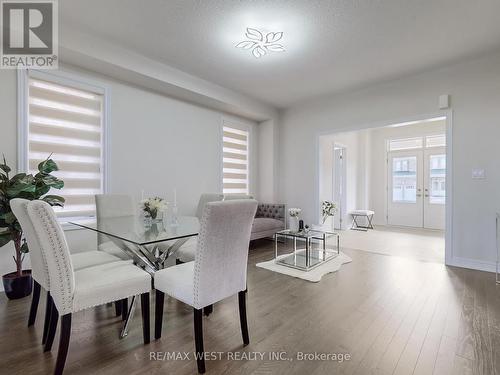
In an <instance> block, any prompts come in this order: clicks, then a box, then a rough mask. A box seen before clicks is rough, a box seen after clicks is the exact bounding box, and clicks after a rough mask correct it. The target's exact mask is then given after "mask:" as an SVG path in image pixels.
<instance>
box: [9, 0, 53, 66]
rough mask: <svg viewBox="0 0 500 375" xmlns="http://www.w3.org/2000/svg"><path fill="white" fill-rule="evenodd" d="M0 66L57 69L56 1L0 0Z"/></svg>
mask: <svg viewBox="0 0 500 375" xmlns="http://www.w3.org/2000/svg"><path fill="white" fill-rule="evenodd" d="M0 5H1V6H0V8H1V12H0V22H1V30H2V35H1V38H0V40H1V51H0V67H1V68H5V69H28V68H36V69H57V65H58V64H57V63H58V58H57V54H58V51H57V49H58V39H57V37H58V32H57V31H58V28H57V26H58V25H57V21H58V20H57V0H30V1H20V0H1V1H0Z"/></svg>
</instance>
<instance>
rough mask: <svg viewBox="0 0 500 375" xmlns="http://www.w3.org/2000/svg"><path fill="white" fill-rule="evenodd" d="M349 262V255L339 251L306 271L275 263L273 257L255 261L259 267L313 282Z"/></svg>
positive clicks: (350, 260)
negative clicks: (332, 257) (330, 258)
mask: <svg viewBox="0 0 500 375" xmlns="http://www.w3.org/2000/svg"><path fill="white" fill-rule="evenodd" d="M288 255H290V254H284V255H280V256H279V257H278V259H279V258H283V257H286V256H288ZM350 262H352V259H351V258H350V257H348V256H347V255H346V254H344V253H343V252H340V254H339V255H338V256H337V257H336V258H334V259H332V260H330V261H328V262H326V263H325V264H322V265H321V266H318V267H316V268H314V269H312V270H311V271H308V272H306V271H301V270H297V269H295V268H290V267H286V266H282V265H280V264H276V263H275V262H274V259H273V260H270V261H267V262H262V263H257V264H256V266H257V267H260V268H265V269H266V270H269V271H274V272H278V273H282V274H283V275H288V276H292V277H297V278H299V279H303V280H307V281H311V282H313V283H317V282H319V281H320V280H321V278H322V277H323V276H324V275H326V274H328V273H332V272H337V271H338V270H339V269H340V267H342V265H343V264H346V263H350Z"/></svg>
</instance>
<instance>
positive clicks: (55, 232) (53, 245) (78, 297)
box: [28, 200, 151, 375]
mask: <svg viewBox="0 0 500 375" xmlns="http://www.w3.org/2000/svg"><path fill="white" fill-rule="evenodd" d="M28 215H29V217H30V219H31V222H32V224H33V228H34V232H35V235H36V237H37V239H38V241H39V244H40V250H41V253H42V254H43V257H44V258H45V260H46V263H47V267H48V275H49V283H50V293H51V296H52V299H53V302H54V305H53V307H52V312H51V322H50V327H49V330H52V326H53V324H54V322H57V319H58V316H59V315H60V316H61V330H60V339H59V349H58V354H57V360H56V368H55V374H56V375H59V374H62V373H63V370H64V365H65V362H66V357H67V354H68V348H69V341H70V334H71V319H72V314H73V313H75V312H77V311H81V310H84V309H88V308H91V307H95V306H99V305H105V304H107V303H110V302H114V301H120V300H123V299H125V298H128V297H131V296H135V295H139V294H140V295H141V307H142V309H141V310H142V324H143V338H144V343H145V344H147V343H149V341H150V332H149V331H150V328H149V292H150V289H151V277H150V275H149V274H148V273H147V272H145V271H144V270H142V269H140V268H139V267H136V266H134V265H133V264H131V263H129V262H113V263H107V264H102V265H98V266H93V267H88V268H84V269H82V270H79V271H77V272H75V271H74V267H73V262H72V258H71V256H70V253H69V249H68V245H67V242H66V237H65V235H64V231H63V230H62V228H61V225H60V224H59V222H58V221H57V217H56V215H55V213H54V210H53V209H52V207H50V206H49V205H48V204H47V203H46V202H43V201H40V200H36V201H31V202H29V203H28ZM54 331H55V329H54ZM48 339H49V338H47V340H48Z"/></svg>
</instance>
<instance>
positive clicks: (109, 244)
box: [95, 194, 137, 259]
mask: <svg viewBox="0 0 500 375" xmlns="http://www.w3.org/2000/svg"><path fill="white" fill-rule="evenodd" d="M95 206H96V217H97V225H98V226H99V222H100V221H101V220H103V219H109V218H115V217H123V216H134V215H136V213H137V207H136V206H135V204H134V199H133V198H132V197H131V196H130V195H125V194H97V195H95ZM97 246H98V248H99V250H102V251H105V252H107V253H109V254H112V255H114V256H116V257H118V258H121V259H130V256H128V255H127V254H126V253H125V252H124V251H123V250H122V249H120V248H119V247H118V246H117V245H116V244H115V243H114V242H113V241H111V240H110V239H109V238H108V237H107V236H106V235H104V234H100V233H98V234H97Z"/></svg>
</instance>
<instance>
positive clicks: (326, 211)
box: [321, 201, 337, 224]
mask: <svg viewBox="0 0 500 375" xmlns="http://www.w3.org/2000/svg"><path fill="white" fill-rule="evenodd" d="M336 213H337V204H336V203H335V202H332V201H323V203H321V215H322V216H323V224H324V223H325V221H326V219H328V218H329V217H330V216H334V215H335V214H336Z"/></svg>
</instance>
